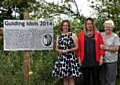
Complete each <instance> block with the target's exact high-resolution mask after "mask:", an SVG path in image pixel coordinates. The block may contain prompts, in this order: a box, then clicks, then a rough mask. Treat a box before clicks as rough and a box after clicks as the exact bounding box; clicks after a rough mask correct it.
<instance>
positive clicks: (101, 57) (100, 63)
mask: <svg viewBox="0 0 120 85" xmlns="http://www.w3.org/2000/svg"><path fill="white" fill-rule="evenodd" d="M102 64H103V56H100V61H99V65H100V66H101V65H102Z"/></svg>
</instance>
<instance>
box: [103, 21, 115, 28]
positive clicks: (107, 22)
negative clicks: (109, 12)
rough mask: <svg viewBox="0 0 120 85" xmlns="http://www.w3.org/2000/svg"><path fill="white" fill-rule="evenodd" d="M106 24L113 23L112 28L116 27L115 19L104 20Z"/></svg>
mask: <svg viewBox="0 0 120 85" xmlns="http://www.w3.org/2000/svg"><path fill="white" fill-rule="evenodd" d="M105 24H111V25H112V28H114V27H115V25H114V22H113V20H106V21H105V22H104V26H105Z"/></svg>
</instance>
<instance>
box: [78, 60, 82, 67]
mask: <svg viewBox="0 0 120 85" xmlns="http://www.w3.org/2000/svg"><path fill="white" fill-rule="evenodd" d="M78 63H79V65H80V66H82V61H81V59H80V58H79V59H78Z"/></svg>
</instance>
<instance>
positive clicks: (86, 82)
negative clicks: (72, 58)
mask: <svg viewBox="0 0 120 85" xmlns="http://www.w3.org/2000/svg"><path fill="white" fill-rule="evenodd" d="M82 73H83V85H99V67H83V68H82Z"/></svg>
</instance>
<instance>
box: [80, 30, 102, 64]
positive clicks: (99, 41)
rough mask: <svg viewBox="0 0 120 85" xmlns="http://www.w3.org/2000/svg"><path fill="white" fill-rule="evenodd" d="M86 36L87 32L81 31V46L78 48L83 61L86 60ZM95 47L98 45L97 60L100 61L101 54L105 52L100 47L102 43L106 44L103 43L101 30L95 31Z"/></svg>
mask: <svg viewBox="0 0 120 85" xmlns="http://www.w3.org/2000/svg"><path fill="white" fill-rule="evenodd" d="M84 38H85V33H84V32H80V33H79V35H78V43H79V48H78V57H80V59H81V61H82V62H83V60H84ZM95 43H96V44H95V47H96V61H98V62H99V60H100V56H101V55H103V54H104V51H103V50H101V49H100V45H102V44H104V43H103V38H102V36H101V33H100V32H98V31H97V32H95Z"/></svg>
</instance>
